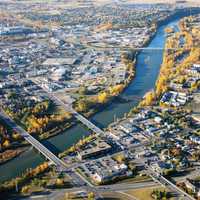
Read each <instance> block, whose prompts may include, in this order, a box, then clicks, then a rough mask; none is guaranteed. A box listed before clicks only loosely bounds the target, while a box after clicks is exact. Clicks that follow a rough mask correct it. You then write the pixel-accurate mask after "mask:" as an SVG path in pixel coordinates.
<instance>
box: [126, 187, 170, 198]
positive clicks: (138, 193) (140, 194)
mask: <svg viewBox="0 0 200 200" xmlns="http://www.w3.org/2000/svg"><path fill="white" fill-rule="evenodd" d="M154 190H159V191H164V190H165V191H167V190H166V188H164V187H150V188H144V189H134V190H128V191H127V192H126V193H127V194H129V195H131V196H133V197H135V198H136V199H138V200H154V199H153V198H152V197H151V194H152V192H153V191H154ZM169 200H174V198H170V199H169Z"/></svg>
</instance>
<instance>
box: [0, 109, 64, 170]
mask: <svg viewBox="0 0 200 200" xmlns="http://www.w3.org/2000/svg"><path fill="white" fill-rule="evenodd" d="M0 118H2V120H3V121H5V123H6V124H7V125H8V126H9V127H11V128H12V129H13V130H15V131H16V132H17V133H19V134H20V135H21V136H22V137H23V138H24V139H25V140H26V141H27V142H28V143H30V144H31V145H32V146H33V147H35V148H36V149H37V150H38V151H39V152H40V153H41V154H42V155H44V157H45V158H47V159H48V160H49V161H51V162H52V163H53V164H55V165H56V166H57V167H59V169H61V170H62V171H66V169H67V168H66V164H65V163H64V162H63V161H62V160H61V159H60V158H58V157H57V156H56V155H54V154H53V153H52V152H51V151H49V150H48V149H47V148H46V147H45V146H44V145H43V144H41V143H40V142H39V141H38V140H36V139H35V138H34V137H33V136H31V135H30V134H29V133H28V132H27V131H25V130H24V129H23V128H21V127H20V126H18V125H17V124H16V123H15V122H14V120H12V119H11V118H10V117H9V116H8V115H6V114H5V113H4V112H3V111H2V110H1V111H0Z"/></svg>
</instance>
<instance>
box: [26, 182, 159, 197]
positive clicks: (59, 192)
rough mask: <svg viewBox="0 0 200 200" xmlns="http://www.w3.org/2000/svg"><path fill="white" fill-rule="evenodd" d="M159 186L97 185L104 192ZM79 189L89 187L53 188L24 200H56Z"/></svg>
mask: <svg viewBox="0 0 200 200" xmlns="http://www.w3.org/2000/svg"><path fill="white" fill-rule="evenodd" d="M157 186H159V184H158V183H155V182H153V181H147V182H141V183H139V182H135V183H121V184H113V185H106V186H95V189H96V191H97V192H98V193H104V192H120V191H124V192H125V191H127V190H132V189H141V188H146V187H157ZM77 191H87V188H84V187H81V188H79V187H74V188H71V189H59V190H53V191H50V193H49V194H47V195H36V196H31V197H27V198H25V199H24V200H32V199H39V200H40V199H41V200H46V199H48V200H55V199H60V197H62V196H63V195H64V194H65V193H67V192H77Z"/></svg>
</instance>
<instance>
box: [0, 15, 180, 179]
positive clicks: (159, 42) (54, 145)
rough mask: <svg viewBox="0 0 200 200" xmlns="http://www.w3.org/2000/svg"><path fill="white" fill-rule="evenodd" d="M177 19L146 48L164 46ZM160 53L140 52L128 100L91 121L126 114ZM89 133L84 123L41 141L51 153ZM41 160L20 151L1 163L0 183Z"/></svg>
mask: <svg viewBox="0 0 200 200" xmlns="http://www.w3.org/2000/svg"><path fill="white" fill-rule="evenodd" d="M179 19H180V18H179ZM179 19H177V18H174V19H172V20H170V21H169V22H168V23H166V24H164V25H162V26H160V27H159V28H158V30H157V33H156V35H155V37H154V38H153V39H152V40H151V42H150V43H149V45H148V47H149V48H155V47H158V48H163V47H164V44H165V39H166V36H165V32H164V29H165V28H166V27H167V26H173V27H176V29H177V24H178V21H179ZM162 55H163V51H162V50H143V51H141V52H140V53H139V55H138V57H137V63H136V76H135V78H134V80H133V81H132V82H131V83H130V85H129V86H128V87H127V88H126V89H125V91H124V92H123V93H122V94H121V97H122V98H126V99H128V101H126V102H121V101H116V102H113V103H112V104H111V105H110V106H108V107H107V108H105V109H104V110H103V111H101V112H98V113H97V114H96V115H94V116H93V117H91V119H90V120H91V121H93V122H94V123H95V124H96V125H98V126H99V127H101V128H104V127H106V126H107V125H108V124H109V123H111V122H113V120H114V118H115V117H116V118H120V117H123V116H124V113H127V112H128V111H129V110H130V109H131V108H132V107H134V106H135V105H137V103H138V102H139V101H140V99H141V98H142V97H143V96H144V94H145V93H146V92H147V91H149V90H151V89H153V88H154V86H155V82H156V79H157V76H158V74H159V70H160V66H161V63H162ZM89 133H90V132H89V131H88V130H87V129H86V128H85V127H84V126H83V125H81V124H77V125H76V126H74V127H72V128H71V129H69V130H67V131H65V132H64V133H62V134H60V135H57V136H55V137H52V138H50V139H48V140H46V141H44V142H43V144H44V145H45V146H47V147H48V148H49V149H50V150H51V151H52V152H54V153H58V152H61V151H63V150H65V149H67V148H69V147H70V146H71V145H72V144H74V143H76V142H77V141H78V140H79V139H81V138H82V137H83V136H85V135H88V134H89ZM43 161H44V157H42V156H41V155H40V154H39V153H38V152H37V151H36V150H34V149H33V148H30V149H29V150H28V151H26V152H24V153H22V154H21V155H20V156H19V157H17V158H15V159H13V160H11V161H10V162H7V163H5V164H4V165H1V166H0V182H3V181H5V180H8V179H11V178H13V177H16V176H18V175H21V174H22V172H24V171H25V170H26V169H27V168H33V167H36V166H37V165H38V164H40V163H42V162H43Z"/></svg>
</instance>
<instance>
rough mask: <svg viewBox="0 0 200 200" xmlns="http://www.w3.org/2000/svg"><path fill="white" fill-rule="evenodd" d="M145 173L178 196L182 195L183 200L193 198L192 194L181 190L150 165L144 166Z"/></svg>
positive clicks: (192, 199) (191, 199) (193, 199)
mask: <svg viewBox="0 0 200 200" xmlns="http://www.w3.org/2000/svg"><path fill="white" fill-rule="evenodd" d="M146 168H147V173H148V175H149V176H151V177H152V179H153V180H154V181H157V182H159V183H160V184H162V185H163V186H165V187H168V188H169V189H170V190H171V191H173V192H175V193H176V194H177V195H178V196H182V197H184V200H195V198H193V197H192V196H190V195H189V194H187V193H186V192H184V191H183V190H181V189H180V188H179V187H177V186H176V185H175V184H174V183H172V182H171V181H169V180H168V179H166V178H165V177H164V176H162V175H160V174H158V173H157V172H155V171H154V170H153V169H152V168H151V167H149V166H146Z"/></svg>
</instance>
